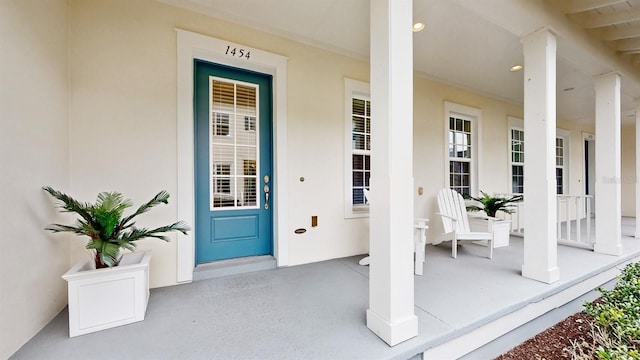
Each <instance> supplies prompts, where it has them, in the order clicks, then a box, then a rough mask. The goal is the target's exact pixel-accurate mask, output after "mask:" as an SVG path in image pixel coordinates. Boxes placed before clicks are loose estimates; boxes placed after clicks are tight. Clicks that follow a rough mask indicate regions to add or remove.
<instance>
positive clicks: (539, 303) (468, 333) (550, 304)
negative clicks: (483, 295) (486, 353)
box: [423, 253, 640, 359]
mask: <svg viewBox="0 0 640 360" xmlns="http://www.w3.org/2000/svg"><path fill="white" fill-rule="evenodd" d="M639 260H640V256H638V254H637V253H636V254H631V255H630V256H627V257H624V258H622V259H620V260H619V261H617V262H615V263H613V264H611V265H610V267H609V268H606V269H601V271H596V272H592V273H589V274H586V275H585V276H582V277H580V278H578V279H575V280H574V281H571V282H569V283H567V284H564V285H565V286H559V287H557V288H555V289H553V290H551V291H549V292H547V293H546V294H543V295H542V296H537V297H534V298H531V299H529V300H528V301H524V302H522V303H520V304H519V305H515V306H512V307H510V308H508V309H504V310H503V311H500V312H498V313H496V314H493V315H490V316H488V317H487V318H485V319H483V320H480V321H478V322H476V323H474V324H470V325H468V326H466V327H464V328H460V329H457V330H455V331H452V332H450V333H448V334H446V335H443V336H440V337H438V338H436V339H432V340H431V341H429V342H428V343H427V344H424V345H426V349H425V350H423V358H424V359H458V358H460V357H462V356H464V355H466V354H469V353H470V352H472V351H474V350H476V349H478V348H480V347H482V346H484V345H486V344H488V343H490V342H492V341H493V340H495V339H497V338H499V337H500V336H502V335H505V334H507V333H509V332H511V331H513V330H515V329H517V328H518V327H520V326H522V325H524V324H526V323H528V322H530V321H533V320H535V319H537V318H539V317H541V316H544V315H545V314H546V313H548V312H550V311H552V310H554V309H557V308H559V307H561V306H563V305H565V304H567V303H570V302H571V301H573V300H575V299H577V298H579V297H581V296H583V295H585V294H587V293H589V292H590V291H592V290H593V289H595V288H597V287H599V286H601V285H603V284H605V283H607V282H609V281H611V280H614V279H615V277H616V276H617V275H618V274H619V273H620V271H621V270H622V268H623V267H624V265H626V264H627V263H630V262H635V261H639ZM594 273H595V274H594ZM424 345H423V346H424ZM514 345H517V344H514Z"/></svg>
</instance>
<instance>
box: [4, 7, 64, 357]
mask: <svg viewBox="0 0 640 360" xmlns="http://www.w3.org/2000/svg"><path fill="white" fill-rule="evenodd" d="M0 44H2V46H1V47H0V122H1V124H2V125H1V130H0V198H1V199H2V205H1V206H0V228H2V235H1V237H2V238H1V240H0V241H1V243H2V250H1V251H0V359H6V358H8V357H9V356H10V355H11V354H13V353H14V352H15V351H16V350H18V349H19V348H20V346H22V345H23V344H24V343H25V342H27V341H28V340H29V339H30V338H31V337H32V336H33V335H34V334H35V333H37V332H38V331H39V330H40V329H41V328H42V327H44V326H45V325H46V324H47V323H48V322H49V321H50V320H51V319H52V318H53V317H54V316H55V315H56V314H57V313H58V312H60V310H62V309H63V308H64V307H65V306H66V304H67V287H66V283H65V282H64V280H62V278H61V277H60V275H62V274H63V273H64V272H65V271H67V269H68V268H69V265H70V263H69V244H70V242H71V241H77V240H76V239H70V238H68V237H65V236H63V235H62V236H57V235H56V236H54V235H51V234H48V233H47V232H45V231H44V227H45V226H46V225H47V224H49V223H51V222H54V221H59V220H60V216H59V215H58V213H57V211H56V210H55V209H54V207H53V203H52V201H51V200H50V198H49V197H48V195H46V194H45V192H44V191H42V190H41V187H42V186H43V185H51V186H53V187H56V188H68V187H69V150H68V110H69V107H68V79H67V78H68V76H67V75H68V73H67V4H66V1H65V0H51V1H40V0H20V1H12V0H9V1H5V0H3V1H1V2H0Z"/></svg>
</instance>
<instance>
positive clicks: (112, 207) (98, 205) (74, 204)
mask: <svg viewBox="0 0 640 360" xmlns="http://www.w3.org/2000/svg"><path fill="white" fill-rule="evenodd" d="M43 189H44V190H45V191H46V192H48V193H49V194H51V196H53V197H54V198H56V199H57V200H58V202H59V204H58V206H59V208H61V209H63V210H62V211H63V212H71V213H76V214H77V215H78V216H80V218H79V219H78V220H77V221H76V223H75V225H62V224H51V225H49V226H48V227H46V230H49V231H52V232H54V233H58V232H70V233H73V234H77V235H84V236H88V237H89V242H88V243H87V246H86V247H87V249H89V250H93V251H95V264H96V269H100V268H104V267H113V266H117V265H118V263H119V262H120V259H121V256H120V249H127V250H130V251H133V250H135V249H136V244H135V243H134V242H135V241H138V240H141V239H144V238H157V239H161V240H164V241H169V239H168V238H167V237H166V236H165V235H163V234H164V233H166V232H171V231H179V232H181V233H183V234H185V235H186V234H187V231H188V230H190V229H189V228H188V227H187V226H186V225H185V224H184V223H183V222H181V221H179V222H176V223H173V224H171V225H166V226H161V227H158V228H155V229H146V228H137V227H135V222H134V221H133V219H134V218H135V217H136V216H138V215H140V214H143V213H145V212H147V211H149V210H150V209H151V208H152V207H154V206H156V205H158V204H167V203H168V199H169V194H168V193H167V192H166V191H161V192H159V193H158V194H156V196H154V197H153V198H152V199H151V200H149V201H148V202H146V203H145V204H142V205H141V206H140V207H139V208H138V210H136V211H135V212H134V213H133V214H131V215H129V216H126V217H123V213H124V211H125V210H126V209H127V208H129V207H131V206H133V203H132V202H131V200H129V199H125V198H124V197H123V196H122V194H120V193H118V192H101V193H100V194H98V198H97V200H96V202H95V204H91V203H83V202H80V201H77V200H75V199H74V198H72V197H71V196H69V195H67V194H65V193H62V192H60V191H57V190H54V189H53V188H51V187H49V186H45V187H44V188H43Z"/></svg>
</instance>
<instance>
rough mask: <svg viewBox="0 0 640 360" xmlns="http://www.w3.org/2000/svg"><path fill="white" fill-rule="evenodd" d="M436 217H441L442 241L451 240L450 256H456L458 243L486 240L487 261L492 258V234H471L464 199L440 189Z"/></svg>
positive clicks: (457, 194) (448, 190)
mask: <svg viewBox="0 0 640 360" xmlns="http://www.w3.org/2000/svg"><path fill="white" fill-rule="evenodd" d="M438 208H439V210H440V212H439V213H438V215H440V216H441V217H442V225H443V226H444V234H443V235H442V239H441V240H442V241H449V240H451V241H452V243H451V256H452V257H453V258H454V259H455V258H456V257H457V255H458V248H457V247H458V241H478V240H488V246H487V247H488V248H489V259H491V258H492V257H493V234H492V233H488V232H473V231H471V229H470V227H469V217H468V215H467V207H466V205H465V203H464V198H463V197H462V195H460V193H458V192H457V191H455V190H451V189H442V190H440V192H439V193H438Z"/></svg>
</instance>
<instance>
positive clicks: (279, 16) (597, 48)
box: [159, 0, 640, 123]
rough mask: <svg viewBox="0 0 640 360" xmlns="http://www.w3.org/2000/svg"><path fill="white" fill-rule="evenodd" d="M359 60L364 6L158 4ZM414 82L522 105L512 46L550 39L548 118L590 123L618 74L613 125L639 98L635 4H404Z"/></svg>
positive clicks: (324, 0) (260, 1)
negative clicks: (554, 57) (601, 90)
mask: <svg viewBox="0 0 640 360" xmlns="http://www.w3.org/2000/svg"><path fill="white" fill-rule="evenodd" d="M159 1H161V2H164V3H167V4H170V5H174V6H180V7H183V8H188V9H191V10H194V11H197V12H200V13H203V14H207V15H209V16H212V17H215V18H219V19H224V20H227V21H231V22H235V23H238V24H242V25H245V26H249V27H252V28H256V29H258V30H262V31H265V32H269V33H272V34H275V35H279V36H282V37H286V38H290V39H293V40H296V41H300V42H303V43H307V44H310V45H314V46H318V47H322V48H325V49H329V50H332V51H336V52H339V53H343V54H346V55H349V56H354V57H357V58H361V59H368V57H369V4H368V1H367V0H349V1H344V0H242V1H238V0H159ZM414 18H415V20H416V21H421V22H424V23H425V24H426V28H425V30H424V31H422V32H419V33H416V34H415V35H414V69H415V71H416V73H417V74H418V75H419V76H424V77H427V78H432V79H435V80H439V81H443V82H446V83H449V84H452V85H456V86H460V87H463V88H467V89H471V90H473V91H477V92H480V93H483V94H486V95H489V96H492V97H496V98H500V99H504V100H507V101H511V102H515V103H522V102H523V98H524V91H523V90H524V89H523V82H524V81H523V80H524V79H523V72H522V71H520V72H510V71H509V68H510V67H511V66H512V65H515V64H522V63H523V62H524V58H523V55H522V44H521V43H520V37H521V36H524V35H526V34H528V33H530V32H532V31H535V30H537V29H540V28H542V27H544V26H548V25H551V26H552V28H553V29H554V30H555V31H557V32H558V62H557V82H558V84H557V102H558V103H557V110H558V115H559V116H561V117H564V118H567V119H571V120H575V121H581V122H585V123H592V122H593V118H594V111H595V105H594V104H595V91H594V89H593V77H594V76H596V75H600V74H603V73H607V72H610V71H620V72H621V73H622V74H623V83H622V91H623V94H622V112H623V119H622V121H623V122H625V121H627V122H631V121H632V119H633V117H632V116H633V113H634V110H633V109H634V104H633V100H634V99H638V98H640V0H626V1H625V0H511V1H507V2H505V1H498V0H482V1H478V0H428V1H427V0H414Z"/></svg>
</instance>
